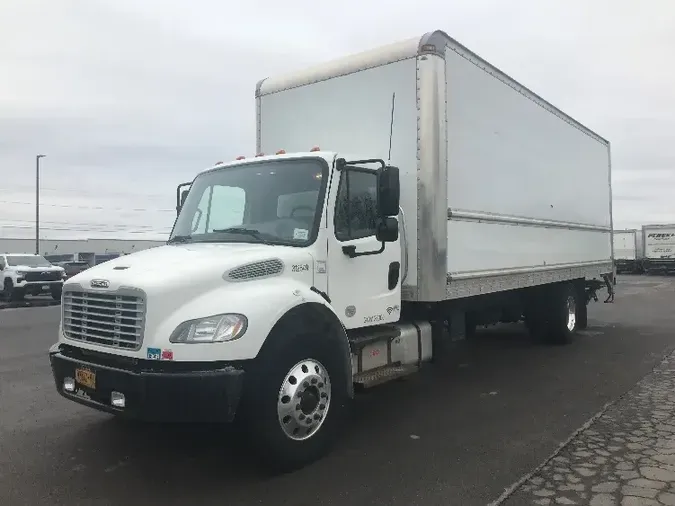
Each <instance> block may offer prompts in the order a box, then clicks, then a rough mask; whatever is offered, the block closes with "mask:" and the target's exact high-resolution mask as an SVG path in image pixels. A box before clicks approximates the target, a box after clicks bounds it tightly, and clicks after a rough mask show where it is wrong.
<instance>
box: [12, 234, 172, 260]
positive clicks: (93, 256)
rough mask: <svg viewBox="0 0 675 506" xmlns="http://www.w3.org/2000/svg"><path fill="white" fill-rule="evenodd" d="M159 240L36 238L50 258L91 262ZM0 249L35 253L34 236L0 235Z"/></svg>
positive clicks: (160, 242) (43, 252) (156, 242)
mask: <svg viewBox="0 0 675 506" xmlns="http://www.w3.org/2000/svg"><path fill="white" fill-rule="evenodd" d="M162 244H166V243H165V242H164V241H149V240H134V239H43V240H41V241H40V254H41V255H42V256H44V257H45V258H46V259H47V260H49V261H50V262H63V261H70V260H80V261H86V262H89V263H90V264H91V265H94V264H97V263H101V261H105V260H110V259H111V258H115V257H118V256H120V255H128V254H129V253H133V252H135V251H140V250H144V249H148V248H154V247H156V246H161V245H162ZM0 252H1V253H35V240H34V239H10V238H4V237H0Z"/></svg>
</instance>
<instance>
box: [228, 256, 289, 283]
mask: <svg viewBox="0 0 675 506" xmlns="http://www.w3.org/2000/svg"><path fill="white" fill-rule="evenodd" d="M283 271H284V264H283V262H282V261H281V260H279V259H277V258H273V259H270V260H262V261H260V262H253V263H250V264H247V265H242V266H240V267H236V268H234V269H232V270H231V271H230V272H229V273H228V275H227V277H228V279H229V280H230V281H245V280H247V279H256V278H265V277H269V276H274V275H277V274H281V273H282V272H283Z"/></svg>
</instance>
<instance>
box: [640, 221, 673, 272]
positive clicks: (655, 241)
mask: <svg viewBox="0 0 675 506" xmlns="http://www.w3.org/2000/svg"><path fill="white" fill-rule="evenodd" d="M642 241H643V243H644V260H643V265H644V269H645V272H647V274H658V273H661V274H670V273H673V272H675V224H659V225H656V224H655V225H643V226H642Z"/></svg>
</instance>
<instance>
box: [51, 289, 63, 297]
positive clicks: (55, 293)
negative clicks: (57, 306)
mask: <svg viewBox="0 0 675 506" xmlns="http://www.w3.org/2000/svg"><path fill="white" fill-rule="evenodd" d="M51 292H52V299H54V300H61V293H62V292H63V287H61V286H57V287H54V288H52V289H51Z"/></svg>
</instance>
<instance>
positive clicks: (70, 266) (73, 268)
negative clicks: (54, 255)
mask: <svg viewBox="0 0 675 506" xmlns="http://www.w3.org/2000/svg"><path fill="white" fill-rule="evenodd" d="M54 265H58V266H59V267H63V268H64V269H65V271H66V279H69V278H72V277H73V276H74V275H75V274H79V273H80V272H82V271H86V270H87V269H89V267H91V265H89V263H88V262H76V261H70V262H56V263H55V264H54Z"/></svg>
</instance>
